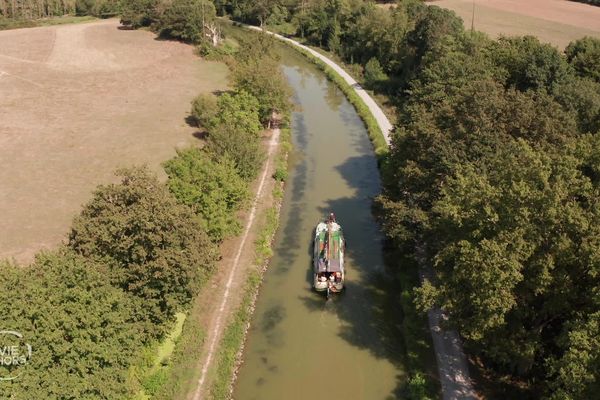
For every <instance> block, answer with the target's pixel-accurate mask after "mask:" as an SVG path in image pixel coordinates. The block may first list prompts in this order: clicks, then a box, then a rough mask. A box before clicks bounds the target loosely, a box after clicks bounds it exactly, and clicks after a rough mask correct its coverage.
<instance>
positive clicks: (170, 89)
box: [0, 20, 227, 262]
mask: <svg viewBox="0 0 600 400" xmlns="http://www.w3.org/2000/svg"><path fill="white" fill-rule="evenodd" d="M226 75H227V70H226V67H225V66H224V65H222V64H217V63H210V62H205V61H202V60H201V59H199V58H198V57H196V56H195V55H194V54H193V48H192V47H191V46H188V45H184V44H181V43H178V42H173V41H163V40H155V36H154V34H152V33H150V32H147V31H130V30H121V29H119V23H118V21H117V20H104V21H98V22H93V23H87V24H78V25H68V26H67V25H65V26H52V27H41V28H32V29H18V30H11V31H2V32H0V121H2V123H1V124H0V149H1V150H0V187H1V188H2V190H1V191H0V210H2V219H0V231H2V236H1V239H0V256H1V257H5V258H14V259H16V260H17V261H19V262H28V261H30V260H31V259H32V257H33V255H34V254H35V253H36V252H37V251H39V250H40V249H45V248H53V247H55V246H56V244H58V243H60V242H61V240H62V239H63V237H64V235H65V233H66V232H67V230H68V228H69V225H70V223H71V220H72V218H73V216H74V215H75V214H76V213H78V212H79V210H80V208H81V204H82V203H84V202H85V201H87V200H89V198H90V197H91V192H92V190H93V189H94V188H95V187H96V186H97V185H98V184H100V183H106V182H109V181H111V180H113V179H114V176H113V172H114V170H115V169H116V168H118V167H120V166H128V165H132V164H142V163H146V164H148V165H149V166H150V167H151V168H152V169H153V170H155V171H156V172H160V168H159V165H160V163H161V162H162V161H164V160H166V159H168V158H170V157H172V156H173V155H174V154H175V148H176V147H185V146H186V145H189V144H190V143H193V142H194V141H196V140H197V139H196V138H195V137H194V133H195V132H196V130H195V129H194V128H191V127H190V126H188V125H187V124H186V123H185V118H186V116H187V113H188V111H189V105H190V101H191V100H192V98H193V97H194V96H196V95H197V94H198V93H199V92H212V91H215V90H219V89H224V88H225V87H226Z"/></svg>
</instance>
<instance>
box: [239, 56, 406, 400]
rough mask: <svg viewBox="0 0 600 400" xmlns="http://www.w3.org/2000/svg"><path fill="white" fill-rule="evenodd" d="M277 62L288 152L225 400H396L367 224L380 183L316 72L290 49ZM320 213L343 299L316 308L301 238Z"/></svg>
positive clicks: (351, 118) (382, 285)
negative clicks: (265, 259) (331, 238)
mask: <svg viewBox="0 0 600 400" xmlns="http://www.w3.org/2000/svg"><path fill="white" fill-rule="evenodd" d="M283 54H284V57H283V58H284V59H283V69H284V73H285V75H286V77H287V78H288V80H289V82H290V84H291V86H292V88H293V89H294V101H295V103H296V104H297V108H298V111H297V112H295V113H294V114H293V119H292V137H293V143H294V152H293V154H292V157H291V164H292V166H291V171H290V176H289V179H288V186H287V189H286V194H285V198H284V203H283V208H282V213H281V225H280V228H279V231H278V233H277V235H276V238H275V244H274V253H275V254H274V256H273V258H272V260H271V264H270V267H269V270H268V271H267V273H266V276H265V281H264V284H263V287H262V289H261V292H260V296H259V299H258V302H257V308H256V313H255V315H254V317H253V320H252V327H251V329H250V332H249V336H248V341H247V344H246V348H245V353H244V364H243V366H242V368H241V370H240V374H239V377H238V380H237V383H236V387H235V391H234V399H238V400H254V399H255V400H270V399H278V400H279V399H282V400H283V399H285V400H304V399H327V400H331V399H393V398H398V397H399V390H400V387H401V386H402V384H403V382H404V368H403V364H402V363H403V361H402V351H401V342H402V340H401V337H400V333H399V327H398V324H399V315H397V314H398V313H399V311H397V310H398V309H397V308H396V307H395V306H393V305H392V304H391V303H392V302H393V299H391V298H390V297H393V296H392V295H390V294H388V293H389V291H390V290H392V289H390V288H389V287H387V285H388V284H387V281H386V279H385V278H386V270H385V267H384V263H383V255H382V236H381V234H380V233H379V230H378V226H377V225H376V223H375V221H374V219H373V217H372V215H371V204H372V197H373V196H375V195H377V194H378V193H379V190H380V189H379V188H380V182H379V173H378V170H377V164H376V159H375V156H374V154H373V151H372V148H371V144H370V143H369V139H368V136H367V132H366V130H365V127H364V125H363V123H362V121H361V120H360V118H359V117H358V115H357V114H356V112H355V111H354V108H353V107H352V106H351V105H350V104H349V103H348V101H347V100H346V99H345V97H344V96H343V94H342V93H341V92H340V91H339V89H337V88H336V87H335V86H334V85H332V84H331V83H330V82H328V81H327V80H326V78H325V76H324V75H323V74H322V72H320V71H319V70H318V69H316V68H315V67H314V66H313V65H311V64H309V63H308V62H307V61H305V60H304V59H303V58H301V57H300V56H298V55H296V54H295V53H293V52H292V51H290V50H288V51H285V52H284V53H283ZM330 211H332V212H334V213H335V214H336V216H337V219H338V222H339V223H340V224H341V225H342V227H343V229H344V235H345V237H346V239H347V243H348V247H347V252H346V269H347V278H346V287H347V290H346V292H345V293H343V294H341V295H339V296H336V297H334V298H333V299H332V300H329V301H326V300H325V298H324V297H323V296H322V295H319V294H317V293H315V292H313V291H312V290H311V279H312V272H311V237H312V232H313V230H314V228H315V226H316V224H317V222H318V221H319V220H320V219H322V218H324V217H325V216H326V215H327V214H328V213H329V212H330Z"/></svg>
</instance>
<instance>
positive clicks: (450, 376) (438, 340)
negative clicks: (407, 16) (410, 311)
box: [248, 26, 477, 400]
mask: <svg viewBox="0 0 600 400" xmlns="http://www.w3.org/2000/svg"><path fill="white" fill-rule="evenodd" d="M248 28H250V29H253V30H257V31H262V29H261V28H259V27H255V26H248ZM266 32H267V33H269V34H271V35H273V36H275V37H276V38H277V39H280V40H283V41H285V42H288V43H291V44H292V45H294V46H296V47H299V48H301V49H303V50H305V51H308V52H309V53H310V54H312V55H313V56H315V57H317V58H318V59H320V60H321V61H323V62H324V63H325V64H327V65H328V66H330V67H331V68H332V69H333V70H335V71H336V72H337V73H338V74H339V75H340V76H341V77H342V78H344V80H345V81H346V82H347V83H348V84H349V85H351V86H352V87H354V90H355V91H356V93H357V94H358V95H359V96H360V97H361V99H362V100H363V101H364V102H365V104H366V105H367V107H369V110H371V113H372V114H373V116H374V117H375V119H376V120H377V124H378V125H379V128H380V129H381V131H382V132H383V136H384V138H385V141H386V143H387V144H388V146H389V145H390V132H391V130H392V128H393V126H392V124H391V123H390V121H389V120H388V119H387V117H386V116H385V114H384V113H383V111H382V110H381V108H380V107H379V106H378V105H377V103H375V101H374V100H373V99H372V98H371V96H369V94H368V93H367V92H366V91H365V90H364V89H363V88H362V87H361V86H360V85H359V84H358V82H356V80H354V78H352V77H351V76H350V75H349V74H348V73H347V72H346V71H344V70H343V69H342V67H340V66H339V65H337V64H336V63H335V62H333V61H332V60H330V59H329V58H327V57H325V56H324V55H322V54H320V53H318V52H317V51H315V50H313V49H311V48H309V47H307V46H304V45H302V44H300V43H298V42H296V41H294V40H292V39H289V38H286V37H283V36H281V35H278V34H276V33H273V32H268V31H266ZM420 275H421V279H424V278H425V277H429V276H433V270H432V268H431V267H430V266H426V267H422V268H421V271H420ZM427 316H428V319H429V329H430V331H431V337H432V338H433V345H434V348H435V354H436V357H437V362H438V371H439V376H440V381H441V385H442V395H443V399H444V400H456V399H469V400H470V399H473V400H474V399H477V396H476V394H475V391H474V390H473V387H472V384H471V379H470V377H469V368H468V363H467V358H466V356H465V353H464V351H463V347H462V342H461V341H460V337H459V335H458V333H457V332H456V331H450V330H442V329H441V327H440V322H441V321H442V320H444V319H446V318H447V317H446V316H445V315H444V313H443V312H442V311H441V310H440V309H438V308H436V309H433V310H430V311H429V312H428V314H427Z"/></svg>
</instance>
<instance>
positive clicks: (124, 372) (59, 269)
mask: <svg viewBox="0 0 600 400" xmlns="http://www.w3.org/2000/svg"><path fill="white" fill-rule="evenodd" d="M16 288H18V290H16ZM0 290H1V291H2V292H3V293H9V292H10V293H11V295H10V296H1V297H0V307H1V308H2V310H3V311H2V313H3V315H2V328H3V329H9V330H15V331H18V332H20V333H21V334H23V337H24V338H23V341H24V342H25V343H29V344H30V345H31V346H32V356H31V359H30V360H29V363H28V364H27V365H26V366H21V367H19V369H18V373H19V374H20V375H19V378H18V380H16V381H14V382H12V383H11V382H3V384H2V385H0V397H2V398H4V399H9V398H10V399H16V400H27V399H47V398H53V399H106V400H109V399H119V398H128V397H129V396H132V395H133V394H134V388H132V387H130V385H129V384H128V375H129V367H130V366H131V365H132V364H133V363H134V362H135V360H136V353H137V352H138V351H139V350H140V347H141V345H142V343H144V341H145V339H146V338H147V337H146V336H144V332H143V329H142V326H141V325H140V324H138V323H137V322H135V321H134V318H133V317H132V316H133V314H134V310H135V308H136V307H140V306H142V304H141V303H137V302H136V301H135V299H134V298H131V297H129V296H127V295H126V294H125V293H124V292H123V291H122V290H121V289H119V288H115V287H113V286H112V285H111V284H110V282H109V281H108V280H107V279H106V274H105V273H104V266H103V265H102V264H96V263H94V262H92V261H91V260H88V259H85V258H83V257H80V256H77V255H75V254H73V253H72V252H69V251H65V250H62V249H61V250H59V251H56V252H52V253H44V254H40V255H38V256H37V257H36V260H35V262H34V263H33V264H32V265H30V266H28V267H22V266H21V267H20V266H15V265H11V264H9V263H6V262H0ZM6 338H7V336H6V335H3V338H2V339H3V340H4V339H6ZM6 344H7V343H3V345H6ZM23 352H24V351H23ZM4 372H5V371H4V367H1V366H0V374H2V376H5V375H4Z"/></svg>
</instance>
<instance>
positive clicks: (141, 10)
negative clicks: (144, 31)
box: [80, 0, 158, 29]
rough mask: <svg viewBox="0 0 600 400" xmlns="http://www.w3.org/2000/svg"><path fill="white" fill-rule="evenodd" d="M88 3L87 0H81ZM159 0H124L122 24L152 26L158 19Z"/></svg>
mask: <svg viewBox="0 0 600 400" xmlns="http://www.w3.org/2000/svg"><path fill="white" fill-rule="evenodd" d="M80 1H82V2H84V3H87V0H80ZM157 7H158V0H123V1H122V2H121V24H123V25H125V26H130V27H132V28H133V29H137V28H140V27H142V26H150V25H151V24H153V23H155V22H156V21H157V20H158V11H157Z"/></svg>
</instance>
